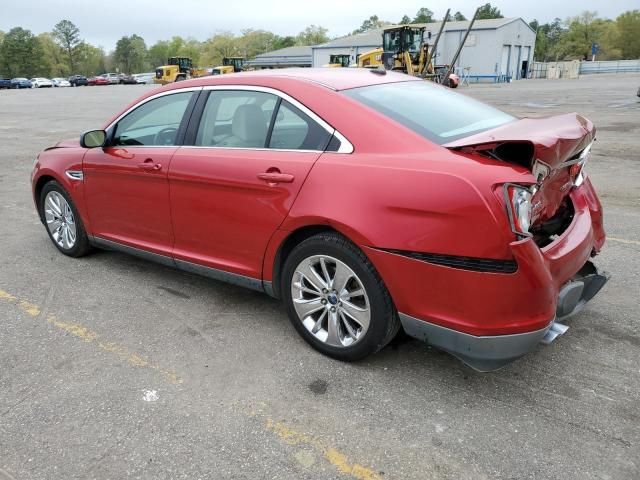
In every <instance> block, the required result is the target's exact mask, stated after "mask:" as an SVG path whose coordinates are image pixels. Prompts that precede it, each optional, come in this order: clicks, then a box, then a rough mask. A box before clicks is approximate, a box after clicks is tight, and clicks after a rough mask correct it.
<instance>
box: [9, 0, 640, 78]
mask: <svg viewBox="0 0 640 480" xmlns="http://www.w3.org/2000/svg"><path fill="white" fill-rule="evenodd" d="M477 18H478V19H490V18H503V15H502V13H501V12H500V10H499V9H498V8H496V7H494V6H492V5H491V4H490V3H487V4H485V5H483V6H482V7H480V10H479V12H478V17H477ZM466 19H467V18H466V17H465V16H464V15H463V14H462V13H461V12H455V13H454V14H453V16H452V18H451V20H452V21H464V20H466ZM437 21H440V20H439V19H437V18H436V17H435V15H434V13H433V11H431V10H430V9H429V8H426V7H423V8H420V9H419V10H418V11H417V12H416V14H415V15H414V16H413V17H410V16H408V15H404V16H403V17H402V18H400V19H399V21H398V22H390V21H386V20H382V19H380V18H379V17H378V16H377V15H372V16H370V17H369V18H367V19H366V20H364V21H363V22H362V25H360V27H359V28H357V29H355V30H353V32H351V33H353V34H356V33H363V32H366V31H368V30H371V29H376V28H381V27H384V26H385V25H390V24H393V23H401V24H411V23H432V22H437ZM529 25H530V26H531V28H532V29H533V30H535V31H536V32H537V36H536V45H535V60H537V61H551V60H565V59H587V58H590V56H591V46H592V44H594V43H596V44H598V46H599V52H598V55H597V58H598V59H601V60H615V59H624V58H639V57H640V10H631V11H627V12H624V13H622V14H621V15H619V16H618V17H617V18H616V19H615V20H611V19H604V18H600V17H598V15H597V13H596V12H590V11H586V12H583V13H582V14H580V15H578V16H575V17H571V18H568V19H566V20H564V21H563V20H561V19H559V18H556V19H555V20H554V21H553V22H550V23H544V24H542V23H540V22H538V21H537V20H533V21H532V22H530V23H529ZM329 40H330V38H329V36H328V29H326V28H324V27H322V26H317V25H310V26H308V27H306V28H305V29H304V30H303V31H301V32H300V33H298V34H297V35H293V36H280V35H277V34H275V33H273V32H269V31H266V30H254V29H247V30H243V31H242V32H241V33H240V34H239V35H237V34H234V33H233V32H228V31H223V32H218V33H216V34H214V35H213V36H211V37H210V38H209V39H207V40H205V41H199V40H196V39H194V38H184V37H181V36H174V37H172V38H171V39H170V40H160V41H158V42H156V43H154V44H153V45H151V46H149V47H148V46H147V44H146V42H145V41H144V39H143V38H142V37H141V36H139V35H137V34H132V35H129V36H123V37H122V38H120V39H119V40H118V42H117V43H116V47H115V49H114V50H113V51H112V52H108V53H107V52H106V51H105V50H104V49H103V48H102V47H97V46H94V45H91V44H90V43H88V42H86V41H85V40H83V39H82V36H81V34H80V30H79V28H78V27H77V26H76V25H74V24H73V23H72V22H71V21H69V20H61V21H60V22H58V23H57V24H56V25H55V26H54V27H53V29H52V31H51V32H44V33H40V34H39V35H34V34H33V33H32V32H31V31H29V30H26V29H24V28H22V27H15V28H12V29H11V30H9V31H8V32H6V33H4V32H2V31H0V76H4V77H17V76H26V77H34V76H43V77H66V76H69V75H72V74H83V75H97V74H100V73H103V72H107V71H115V70H118V71H120V72H126V73H134V72H144V71H153V70H154V69H155V68H156V67H157V66H159V65H163V64H165V63H166V61H167V58H168V57H171V56H185V57H191V58H192V60H193V63H194V65H200V66H216V65H220V64H221V63H222V59H223V58H224V57H231V56H241V57H244V58H253V57H255V56H256V55H258V54H261V53H266V52H269V51H273V50H278V49H281V48H285V47H291V46H295V45H317V44H320V43H325V42H328V41H329Z"/></svg>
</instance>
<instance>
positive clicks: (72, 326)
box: [0, 289, 183, 384]
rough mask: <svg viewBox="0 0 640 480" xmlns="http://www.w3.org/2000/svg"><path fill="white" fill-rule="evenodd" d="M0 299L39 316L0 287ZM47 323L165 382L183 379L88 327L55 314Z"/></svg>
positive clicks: (35, 307) (36, 308)
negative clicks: (153, 374) (155, 372)
mask: <svg viewBox="0 0 640 480" xmlns="http://www.w3.org/2000/svg"><path fill="white" fill-rule="evenodd" d="M0 301H1V302H4V303H12V304H14V305H16V306H17V307H18V308H19V309H20V310H22V311H23V312H25V313H26V314H27V315H30V316H32V317H34V318H36V317H38V316H40V314H41V312H42V309H41V308H40V307H39V306H38V305H36V304H34V303H31V302H29V301H28V300H25V299H22V298H18V297H16V296H15V295H13V294H11V293H9V292H6V291H4V290H1V289H0ZM45 320H46V322H47V323H48V324H49V325H53V326H54V327H56V328H57V329H59V330H62V331H64V332H66V333H69V334H70V335H73V336H74V337H76V338H79V339H80V340H82V341H84V342H86V343H91V344H94V345H96V346H97V347H98V348H99V349H101V350H103V351H105V352H107V353H110V354H112V355H115V356H117V357H119V358H120V360H122V361H123V362H125V363H127V364H129V365H132V366H134V367H138V368H149V369H151V370H155V371H157V372H158V373H159V374H160V375H161V376H162V377H163V378H164V379H165V380H166V381H167V382H169V383H172V384H180V383H182V382H183V379H182V378H181V377H180V376H179V375H178V374H177V373H175V372H172V371H170V370H167V369H165V368H162V367H161V366H159V365H156V364H154V363H151V362H150V361H149V360H148V359H147V358H145V357H144V356H142V355H140V354H138V353H136V352H134V351H132V350H129V349H128V348H127V347H125V346H124V345H119V344H117V343H114V342H109V341H105V340H101V337H100V335H99V334H98V333H97V332H94V331H93V330H91V329H90V328H88V327H86V326H84V325H82V324H80V323H75V322H68V321H65V320H61V319H59V318H58V317H57V316H56V315H53V314H49V315H47V316H46V318H45Z"/></svg>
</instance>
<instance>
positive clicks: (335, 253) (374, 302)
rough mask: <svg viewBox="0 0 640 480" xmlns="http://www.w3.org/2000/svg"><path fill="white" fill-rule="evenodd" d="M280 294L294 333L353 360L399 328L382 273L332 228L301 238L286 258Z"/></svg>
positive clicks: (327, 351) (378, 346) (320, 348)
mask: <svg viewBox="0 0 640 480" xmlns="http://www.w3.org/2000/svg"><path fill="white" fill-rule="evenodd" d="M281 291H282V296H283V299H284V302H285V305H286V307H287V311H288V314H289V318H290V320H291V322H292V323H293V326H294V327H295V328H296V330H297V331H298V333H300V335H302V337H303V338H304V339H305V340H306V341H307V342H308V343H309V344H310V345H311V346H312V347H314V348H315V349H316V350H318V351H320V352H322V353H324V354H325V355H328V356H331V357H333V358H337V359H340V360H358V359H360V358H363V357H365V356H367V355H369V354H371V353H375V352H377V351H378V350H380V349H382V348H383V347H384V346H385V345H387V343H389V342H390V341H391V340H392V339H393V337H394V336H395V335H396V333H397V332H398V330H399V328H400V322H399V320H398V315H397V313H396V311H395V308H394V307H393V302H392V300H391V296H390V295H389V292H388V291H387V288H386V287H385V285H384V283H383V282H382V279H381V278H380V276H379V275H378V273H377V272H376V270H375V268H374V267H373V265H372V264H371V263H370V262H369V260H368V259H367V257H366V256H365V255H364V254H363V253H362V251H360V249H358V248H357V247H356V246H355V245H353V244H352V243H351V242H349V241H348V240H347V239H345V238H344V237H342V236H341V235H339V234H336V233H323V234H319V235H315V236H313V237H310V238H308V239H307V240H304V241H303V242H302V243H300V244H299V245H298V246H296V247H295V248H294V249H293V251H292V252H291V254H290V255H289V257H288V258H287V260H286V262H285V265H284V268H283V272H282V285H281Z"/></svg>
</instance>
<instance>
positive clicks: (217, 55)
mask: <svg viewBox="0 0 640 480" xmlns="http://www.w3.org/2000/svg"><path fill="white" fill-rule="evenodd" d="M241 55H242V51H241V50H240V45H239V41H238V38H237V37H236V36H235V35H234V34H233V33H232V32H219V33H216V34H215V35H214V36H213V37H211V38H210V39H209V40H207V41H206V42H204V46H203V49H202V56H201V62H200V63H201V64H202V65H208V66H217V65H222V59H223V58H224V57H237V56H241Z"/></svg>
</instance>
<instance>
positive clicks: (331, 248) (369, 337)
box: [280, 232, 400, 361]
mask: <svg viewBox="0 0 640 480" xmlns="http://www.w3.org/2000/svg"><path fill="white" fill-rule="evenodd" d="M314 255H327V256H331V257H334V258H335V259H338V260H340V261H341V262H343V263H345V264H346V265H347V266H348V267H349V268H351V270H353V272H354V273H355V274H356V275H357V276H358V277H359V280H360V282H361V283H362V286H363V287H364V289H365V291H366V294H367V297H368V298H369V308H370V312H371V317H370V323H369V327H368V329H367V330H366V332H365V333H364V334H363V335H364V336H363V337H361V338H359V339H358V341H357V342H355V343H354V344H353V345H350V346H346V347H344V346H343V347H334V346H331V345H328V344H326V343H324V342H322V341H321V340H319V339H317V338H316V337H315V336H314V335H313V334H312V333H311V332H309V330H307V328H306V327H305V326H304V325H303V323H302V321H301V320H300V319H299V317H298V314H297V313H296V310H295V307H294V304H293V298H292V294H291V282H292V280H293V275H294V273H295V269H296V267H297V266H298V265H299V264H300V262H302V260H304V259H305V258H308V257H311V256H314ZM280 292H282V298H283V301H284V304H285V307H286V309H287V313H288V315H289V319H290V320H291V323H292V324H293V326H294V328H295V329H296V330H297V331H298V333H299V334H300V335H301V336H302V338H304V340H305V341H306V342H307V343H308V344H309V345H311V346H312V347H313V348H315V349H316V350H318V351H319V352H321V353H323V354H325V355H327V356H329V357H332V358H336V359H338V360H345V361H355V360H359V359H361V358H364V357H366V356H367V355H370V354H373V353H375V352H377V351H379V350H381V349H382V348H384V347H385V346H386V345H387V344H388V343H389V342H390V341H391V340H393V338H394V337H395V336H396V334H397V333H398V330H399V329H400V320H399V318H398V313H397V311H396V309H395V307H394V305H393V301H392V299H391V295H390V294H389V291H388V290H387V287H386V286H385V284H384V282H383V281H382V279H381V278H380V275H379V274H378V272H377V271H376V269H375V268H374V266H373V265H372V264H371V262H370V261H369V259H368V258H367V257H366V256H365V255H364V253H363V252H362V251H361V250H360V249H359V248H358V247H357V246H355V245H354V244H353V243H351V242H350V241H349V240H348V239H346V238H345V237H343V236H342V235H340V234H337V233H331V232H327V233H321V234H318V235H314V236H312V237H310V238H308V239H306V240H304V241H302V242H301V243H300V244H298V245H297V246H296V247H295V248H294V249H293V250H292V251H291V253H290V254H289V256H288V257H287V259H286V260H285V263H284V267H283V269H282V275H281V284H280Z"/></svg>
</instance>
